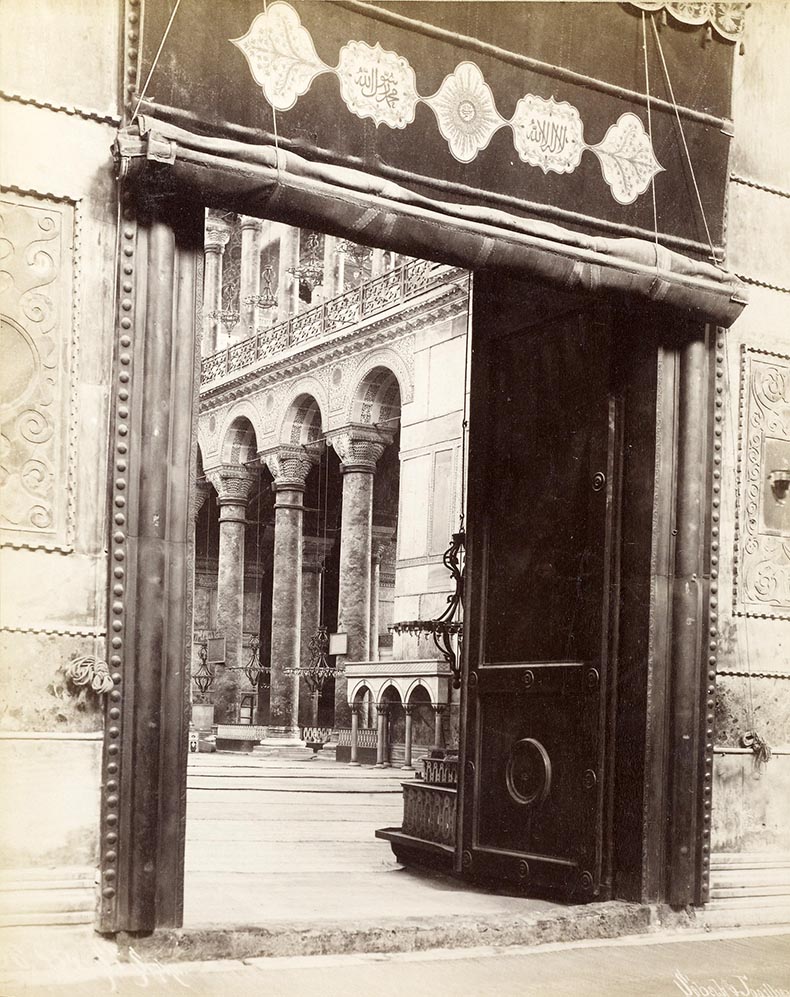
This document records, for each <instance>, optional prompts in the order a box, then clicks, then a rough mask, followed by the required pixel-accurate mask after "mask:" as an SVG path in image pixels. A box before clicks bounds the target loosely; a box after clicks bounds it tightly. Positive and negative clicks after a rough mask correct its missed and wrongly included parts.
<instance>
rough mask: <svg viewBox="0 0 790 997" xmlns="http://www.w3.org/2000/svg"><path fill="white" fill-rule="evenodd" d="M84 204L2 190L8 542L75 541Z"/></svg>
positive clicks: (1, 402)
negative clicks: (80, 212) (79, 213)
mask: <svg viewBox="0 0 790 997" xmlns="http://www.w3.org/2000/svg"><path fill="white" fill-rule="evenodd" d="M76 220H77V219H76V211H75V205H74V204H73V203H71V202H68V201H65V200H53V199H49V198H44V197H38V196H35V195H33V194H22V193H17V192H11V191H2V192H0V369H2V371H3V377H2V379H1V380H0V385H2V387H0V543H1V544H2V545H3V546H14V547H30V548H42V547H43V548H46V549H49V550H61V551H69V550H71V549H72V544H73V541H74V503H75V495H74V463H75V449H76V420H77V398H76V375H77V371H76V366H77V345H78V342H77V336H76V322H75V314H74V311H75V307H76V304H75V302H76V299H75V288H74V287H73V278H74V273H75V269H76V253H77V248H78V247H77V235H78V232H77V228H76Z"/></svg>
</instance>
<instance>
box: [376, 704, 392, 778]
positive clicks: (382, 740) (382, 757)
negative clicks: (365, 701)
mask: <svg viewBox="0 0 790 997" xmlns="http://www.w3.org/2000/svg"><path fill="white" fill-rule="evenodd" d="M376 712H377V713H378V731H377V737H376V768H377V769H384V768H389V762H388V760H387V718H388V714H389V707H388V706H387V704H386V703H376Z"/></svg>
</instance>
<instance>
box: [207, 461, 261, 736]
mask: <svg viewBox="0 0 790 997" xmlns="http://www.w3.org/2000/svg"><path fill="white" fill-rule="evenodd" d="M206 476H207V478H208V479H209V481H210V482H211V484H212V485H213V486H214V488H215V489H216V492H217V498H218V499H219V562H218V565H217V630H218V631H219V633H220V634H222V636H223V637H224V638H225V664H224V665H217V666H216V672H215V676H214V685H213V689H212V692H213V694H214V722H215V723H218V724H229V723H238V722H239V705H240V694H239V687H240V684H241V679H240V676H241V668H242V667H243V665H244V662H243V661H242V630H243V623H244V620H243V617H244V531H245V526H246V520H247V501H248V500H249V497H250V494H251V492H252V489H253V486H254V484H255V480H256V477H257V475H256V474H253V473H252V472H250V471H248V470H247V468H246V467H242V466H241V465H239V464H226V465H223V466H222V467H219V468H214V469H212V470H210V471H207V472H206Z"/></svg>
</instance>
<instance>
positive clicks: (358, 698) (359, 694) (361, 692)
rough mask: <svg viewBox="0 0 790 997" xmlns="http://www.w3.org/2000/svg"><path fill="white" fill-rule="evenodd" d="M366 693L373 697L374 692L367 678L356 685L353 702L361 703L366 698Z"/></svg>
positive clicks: (352, 696) (352, 697)
mask: <svg viewBox="0 0 790 997" xmlns="http://www.w3.org/2000/svg"><path fill="white" fill-rule="evenodd" d="M366 693H367V695H368V696H370V697H371V698H372V697H373V693H372V692H371V689H370V686H369V685H368V683H367V682H366V681H365V679H362V681H361V682H360V683H359V684H358V685H357V686H355V687H354V692H353V693H352V695H351V702H352V703H357V702H360V703H361V702H362V700H363V699H364V698H365V694H366Z"/></svg>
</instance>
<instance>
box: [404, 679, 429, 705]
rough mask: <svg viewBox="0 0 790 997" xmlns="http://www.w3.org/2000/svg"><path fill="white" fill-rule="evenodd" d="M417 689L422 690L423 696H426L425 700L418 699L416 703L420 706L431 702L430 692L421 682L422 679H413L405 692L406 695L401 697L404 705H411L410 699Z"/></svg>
mask: <svg viewBox="0 0 790 997" xmlns="http://www.w3.org/2000/svg"><path fill="white" fill-rule="evenodd" d="M418 689H422V691H423V692H424V693H425V696H426V699H422V698H421V697H418V701H419V703H420V705H422V703H430V702H431V690H430V689H429V688H428V686H427V685H426V684H425V682H423V680H422V679H415V680H414V681H413V682H412V684H411V685H410V686H409V688H408V689H407V690H406V695H405V696H404V697H403V702H404V703H406V704H409V703H411V701H412V697H413V696H414V694H415V693H416V692H417V690H418Z"/></svg>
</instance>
